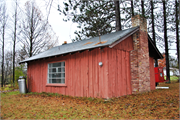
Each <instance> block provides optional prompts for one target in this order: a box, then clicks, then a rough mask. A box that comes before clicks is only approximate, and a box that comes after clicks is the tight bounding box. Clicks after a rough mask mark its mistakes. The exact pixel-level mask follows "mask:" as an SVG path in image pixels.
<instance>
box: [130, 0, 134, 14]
mask: <svg viewBox="0 0 180 120" xmlns="http://www.w3.org/2000/svg"><path fill="white" fill-rule="evenodd" d="M131 13H132V17H133V16H134V4H133V0H131Z"/></svg>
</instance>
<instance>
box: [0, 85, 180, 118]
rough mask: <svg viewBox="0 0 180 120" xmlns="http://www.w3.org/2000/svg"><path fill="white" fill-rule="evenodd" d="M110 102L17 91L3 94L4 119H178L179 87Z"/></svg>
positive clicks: (2, 115) (115, 99) (2, 112)
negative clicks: (21, 93) (23, 93)
mask: <svg viewBox="0 0 180 120" xmlns="http://www.w3.org/2000/svg"><path fill="white" fill-rule="evenodd" d="M159 86H168V87H170V89H168V90H154V91H151V92H146V93H142V94H136V95H128V96H122V97H119V98H112V99H109V100H104V99H99V98H94V99H93V98H85V97H83V98H82V97H70V96H63V95H59V94H50V93H28V94H25V95H20V94H19V93H18V92H17V91H15V92H9V93H1V113H0V114H1V119H68V118H69V119H87V118H91V119H103V118H106V119H178V118H179V104H178V99H179V83H177V82H173V83H171V84H165V83H161V84H160V85H159Z"/></svg>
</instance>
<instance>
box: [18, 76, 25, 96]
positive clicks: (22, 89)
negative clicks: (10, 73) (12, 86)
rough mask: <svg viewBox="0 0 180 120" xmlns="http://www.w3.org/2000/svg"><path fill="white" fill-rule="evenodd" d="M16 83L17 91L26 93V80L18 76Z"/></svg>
mask: <svg viewBox="0 0 180 120" xmlns="http://www.w3.org/2000/svg"><path fill="white" fill-rule="evenodd" d="M18 85H19V92H20V93H22V94H24V93H26V80H25V79H23V78H22V77H19V80H18Z"/></svg>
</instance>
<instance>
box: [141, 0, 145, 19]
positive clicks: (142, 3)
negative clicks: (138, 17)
mask: <svg viewBox="0 0 180 120" xmlns="http://www.w3.org/2000/svg"><path fill="white" fill-rule="evenodd" d="M141 8H142V16H143V17H145V11H144V0H141Z"/></svg>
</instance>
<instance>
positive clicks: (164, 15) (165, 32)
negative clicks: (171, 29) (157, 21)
mask: <svg viewBox="0 0 180 120" xmlns="http://www.w3.org/2000/svg"><path fill="white" fill-rule="evenodd" d="M162 2H163V17H164V41H165V55H166V79H167V80H169V83H170V74H169V52H168V39H167V23H166V1H164V0H162Z"/></svg>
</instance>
